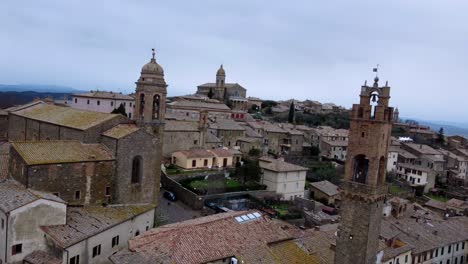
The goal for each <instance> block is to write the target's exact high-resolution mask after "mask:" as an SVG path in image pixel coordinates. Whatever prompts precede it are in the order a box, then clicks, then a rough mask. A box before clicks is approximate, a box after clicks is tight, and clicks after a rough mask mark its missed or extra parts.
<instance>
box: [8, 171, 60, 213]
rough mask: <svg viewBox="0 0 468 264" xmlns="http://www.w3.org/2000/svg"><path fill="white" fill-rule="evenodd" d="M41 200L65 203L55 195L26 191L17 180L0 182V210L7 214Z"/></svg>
mask: <svg viewBox="0 0 468 264" xmlns="http://www.w3.org/2000/svg"><path fill="white" fill-rule="evenodd" d="M39 199H46V200H51V201H55V202H59V203H65V202H64V201H63V200H62V199H60V198H58V197H57V196H55V195H52V194H49V193H44V192H39V191H34V190H30V189H26V188H25V187H24V186H23V185H22V184H20V183H19V182H17V181H15V180H10V179H7V180H3V181H1V182H0V210H2V211H3V212H5V213H8V212H11V211H13V210H15V209H17V208H20V207H22V206H24V205H26V204H29V203H32V202H34V201H36V200H39Z"/></svg>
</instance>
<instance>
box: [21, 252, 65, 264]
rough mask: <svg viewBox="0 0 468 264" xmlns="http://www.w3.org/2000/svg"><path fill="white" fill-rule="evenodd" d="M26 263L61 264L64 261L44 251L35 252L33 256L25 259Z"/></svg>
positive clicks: (30, 255)
mask: <svg viewBox="0 0 468 264" xmlns="http://www.w3.org/2000/svg"><path fill="white" fill-rule="evenodd" d="M24 261H25V262H27V263H31V264H60V263H62V260H61V259H59V258H57V257H55V256H51V255H49V254H48V253H47V252H44V251H42V250H36V251H33V252H32V253H31V254H29V255H27V256H26V257H25V258H24Z"/></svg>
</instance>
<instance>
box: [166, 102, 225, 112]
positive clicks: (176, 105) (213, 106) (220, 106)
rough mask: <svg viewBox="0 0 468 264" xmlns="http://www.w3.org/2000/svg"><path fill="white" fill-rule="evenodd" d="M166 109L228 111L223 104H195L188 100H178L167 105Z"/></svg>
mask: <svg viewBox="0 0 468 264" xmlns="http://www.w3.org/2000/svg"><path fill="white" fill-rule="evenodd" d="M167 106H168V107H170V108H171V107H172V108H193V109H208V110H223V111H229V110H231V108H229V107H228V106H227V105H225V104H215V103H206V102H196V101H188V100H180V101H175V102H172V103H169V104H167Z"/></svg>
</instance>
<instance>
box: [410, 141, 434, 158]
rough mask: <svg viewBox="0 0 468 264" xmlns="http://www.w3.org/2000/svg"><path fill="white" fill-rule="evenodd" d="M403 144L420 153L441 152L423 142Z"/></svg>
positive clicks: (432, 153)
mask: <svg viewBox="0 0 468 264" xmlns="http://www.w3.org/2000/svg"><path fill="white" fill-rule="evenodd" d="M404 145H405V146H407V147H408V148H410V149H412V150H414V151H416V152H419V153H421V154H426V155H440V154H441V153H440V152H439V151H437V150H435V149H433V148H431V147H430V146H428V145H424V144H416V143H405V144H404Z"/></svg>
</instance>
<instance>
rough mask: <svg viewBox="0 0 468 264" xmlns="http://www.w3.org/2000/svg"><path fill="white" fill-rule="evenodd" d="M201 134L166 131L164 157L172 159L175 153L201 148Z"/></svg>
mask: <svg viewBox="0 0 468 264" xmlns="http://www.w3.org/2000/svg"><path fill="white" fill-rule="evenodd" d="M201 143H202V142H200V132H197V131H166V132H165V134H164V145H163V156H164V157H170V156H171V154H172V153H173V152H176V151H180V150H188V149H191V148H194V147H200V146H201Z"/></svg>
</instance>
